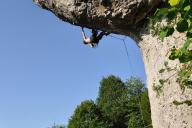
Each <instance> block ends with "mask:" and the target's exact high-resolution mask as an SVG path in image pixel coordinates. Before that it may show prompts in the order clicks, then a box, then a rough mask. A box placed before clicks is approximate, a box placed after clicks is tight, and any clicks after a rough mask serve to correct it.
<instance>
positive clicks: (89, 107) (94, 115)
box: [68, 75, 151, 128]
mask: <svg viewBox="0 0 192 128" xmlns="http://www.w3.org/2000/svg"><path fill="white" fill-rule="evenodd" d="M146 126H147V127H146ZM143 127H146V128H151V112H150V104H149V99H148V92H147V89H146V88H145V87H144V84H143V83H142V81H141V80H140V79H138V78H134V77H132V78H130V79H129V80H127V82H123V81H122V80H121V79H120V78H119V77H116V76H113V75H111V76H108V77H105V78H103V79H102V80H101V82H100V88H99V96H98V98H97V101H96V104H95V103H94V101H90V100H87V101H84V102H82V103H81V105H79V106H77V108H76V110H75V112H74V114H73V116H72V117H71V119H70V120H69V125H68V128H143Z"/></svg>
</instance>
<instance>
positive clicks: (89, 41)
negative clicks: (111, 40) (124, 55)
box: [82, 28, 109, 48]
mask: <svg viewBox="0 0 192 128" xmlns="http://www.w3.org/2000/svg"><path fill="white" fill-rule="evenodd" d="M82 35H83V43H84V44H89V45H90V46H91V47H92V48H94V47H96V46H97V45H98V44H99V41H100V40H101V39H102V37H103V36H104V35H105V36H107V35H109V33H108V32H101V33H99V34H98V31H97V30H95V29H92V35H91V37H89V38H87V37H86V35H85V32H84V29H83V28H82Z"/></svg>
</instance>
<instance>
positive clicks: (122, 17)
mask: <svg viewBox="0 0 192 128" xmlns="http://www.w3.org/2000/svg"><path fill="white" fill-rule="evenodd" d="M99 1H100V0H34V2H35V3H36V4H38V5H39V6H41V7H42V8H44V9H47V10H49V11H51V12H53V13H54V14H55V15H56V16H57V17H59V18H60V19H62V20H63V21H66V22H69V23H71V24H73V25H77V26H82V27H87V28H95V29H98V30H102V31H108V32H111V33H116V34H122V35H127V36H130V37H132V38H135V37H136V38H137V37H139V38H141V40H137V41H138V43H139V46H140V47H141V51H142V55H143V59H144V63H145V68H146V74H147V84H148V90H149V98H150V102H151V112H152V123H153V127H154V128H192V106H187V105H186V104H183V105H180V106H176V105H174V104H173V101H174V100H177V101H185V100H189V99H190V100H191V99H192V90H190V89H186V90H185V92H184V93H183V92H182V90H181V89H180V86H179V85H178V83H177V82H176V76H175V77H174V76H173V77H172V78H171V79H170V83H168V84H167V85H165V87H164V88H162V94H161V95H160V97H156V93H155V92H154V90H153V86H154V84H158V82H159V79H160V78H161V79H166V78H168V77H169V76H172V75H173V74H174V72H172V71H171V72H165V73H161V74H160V73H159V71H160V70H161V69H162V68H163V67H164V63H165V62H167V63H168V64H169V65H170V66H175V65H180V64H179V62H178V61H170V60H169V59H168V57H167V53H168V52H169V51H170V49H171V48H172V47H173V46H174V45H177V46H181V45H182V42H183V40H184V36H183V34H180V33H176V32H175V33H174V34H173V36H172V37H169V38H166V39H165V40H164V42H162V41H161V40H159V39H158V38H157V37H153V36H151V34H150V33H148V29H147V28H145V27H142V25H143V21H144V19H145V18H146V16H147V14H148V13H150V11H152V9H153V8H155V7H156V6H157V5H158V4H159V3H160V2H161V1H162V0H111V4H109V5H108V6H106V7H104V6H102V5H100V3H99Z"/></svg>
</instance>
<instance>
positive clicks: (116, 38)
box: [109, 35, 134, 76]
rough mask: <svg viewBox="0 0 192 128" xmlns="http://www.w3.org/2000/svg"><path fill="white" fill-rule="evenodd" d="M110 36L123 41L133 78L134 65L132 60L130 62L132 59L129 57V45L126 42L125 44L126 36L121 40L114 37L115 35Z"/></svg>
mask: <svg viewBox="0 0 192 128" xmlns="http://www.w3.org/2000/svg"><path fill="white" fill-rule="evenodd" d="M109 36H110V37H113V38H115V39H118V40H121V41H122V42H123V44H124V49H125V52H126V55H127V60H128V63H129V66H130V71H131V76H133V75H134V73H133V68H132V67H133V66H132V63H131V60H130V57H129V52H128V48H127V45H126V42H125V39H126V36H124V38H119V37H116V36H113V35H109Z"/></svg>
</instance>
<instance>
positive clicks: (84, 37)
mask: <svg viewBox="0 0 192 128" xmlns="http://www.w3.org/2000/svg"><path fill="white" fill-rule="evenodd" d="M82 35H83V40H86V35H85V32H84V30H83V28H82Z"/></svg>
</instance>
